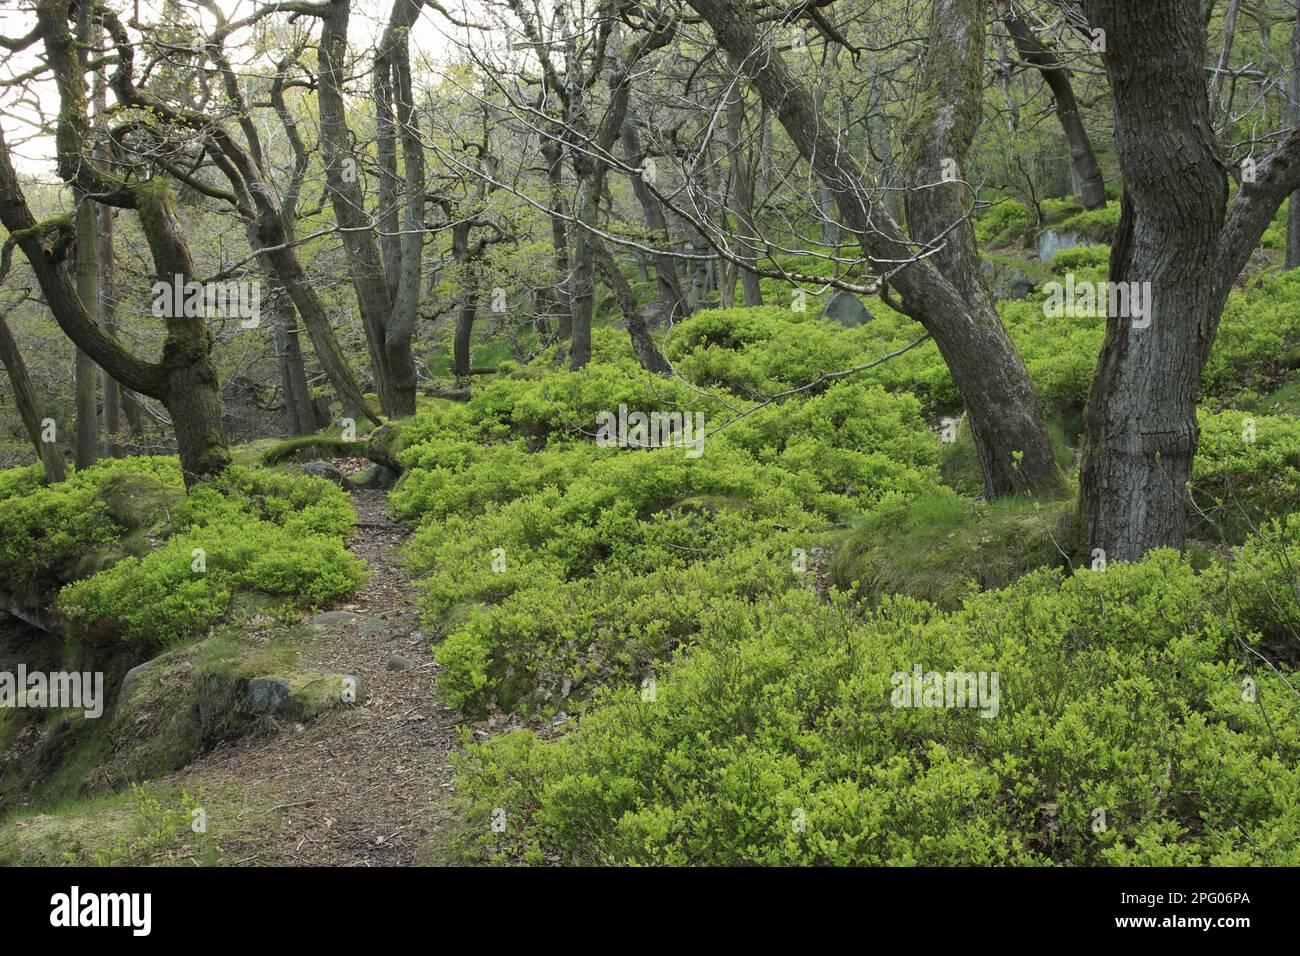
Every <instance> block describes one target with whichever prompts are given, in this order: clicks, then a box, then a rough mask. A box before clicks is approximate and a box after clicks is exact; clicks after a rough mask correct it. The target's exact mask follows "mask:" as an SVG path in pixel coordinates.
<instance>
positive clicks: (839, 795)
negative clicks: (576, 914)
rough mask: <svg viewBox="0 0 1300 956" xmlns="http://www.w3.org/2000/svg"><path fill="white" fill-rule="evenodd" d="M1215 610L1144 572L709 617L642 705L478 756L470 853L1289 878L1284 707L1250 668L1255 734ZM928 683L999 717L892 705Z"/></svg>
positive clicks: (1238, 668) (1291, 843)
mask: <svg viewBox="0 0 1300 956" xmlns="http://www.w3.org/2000/svg"><path fill="white" fill-rule="evenodd" d="M1214 597H1215V595H1213V594H1210V593H1207V589H1206V587H1205V583H1204V582H1202V581H1201V580H1200V579H1199V578H1198V576H1197V575H1196V574H1195V573H1194V572H1193V571H1192V570H1191V568H1190V567H1189V566H1188V565H1187V564H1186V563H1185V562H1183V561H1181V560H1180V559H1179V558H1178V556H1177V555H1175V554H1172V553H1168V552H1158V553H1156V554H1153V555H1152V556H1151V557H1150V558H1148V559H1147V560H1146V561H1144V562H1142V563H1141V564H1136V565H1123V564H1112V565H1111V566H1110V568H1109V570H1108V571H1107V572H1106V573H1104V574H1098V573H1093V572H1082V573H1080V574H1077V575H1075V576H1074V577H1071V578H1064V579H1063V578H1062V577H1061V576H1060V574H1059V573H1057V572H1040V573H1037V574H1033V575H1030V576H1028V577H1026V578H1023V579H1022V580H1021V581H1019V582H1018V583H1017V584H1015V585H1013V586H1012V587H1011V588H1009V589H1007V590H1005V591H1000V592H991V593H988V594H984V595H981V596H978V597H976V598H974V599H972V600H971V601H970V602H969V603H968V604H967V606H966V607H965V608H964V609H963V610H962V611H960V612H956V613H952V614H944V613H939V612H936V611H935V610H934V609H933V608H932V607H931V606H929V605H926V604H922V603H917V602H915V601H911V600H908V599H895V600H892V601H887V602H885V603H884V604H883V605H882V606H881V608H880V609H879V611H878V612H877V613H875V614H873V615H871V616H868V617H865V618H863V617H861V616H860V615H859V614H858V613H856V612H855V611H854V610H853V609H852V608H851V607H850V606H849V605H847V604H846V602H845V601H844V600H843V599H839V600H837V601H834V602H832V603H830V604H825V603H822V602H819V601H818V600H817V598H816V597H815V596H814V595H813V594H811V593H809V592H807V591H803V590H791V591H788V592H785V593H784V594H782V595H780V596H778V597H776V598H775V599H773V600H772V601H771V602H769V603H767V604H763V605H751V604H748V603H746V602H744V601H741V600H730V601H728V600H723V601H720V602H718V604H717V605H716V606H714V607H711V608H710V609H709V611H708V612H707V613H706V615H705V617H704V621H703V623H702V627H701V630H700V633H699V634H698V635H697V637H696V638H695V641H694V643H693V645H692V650H691V652H690V653H689V654H688V655H686V656H684V657H683V658H682V659H681V660H679V661H678V662H677V663H676V664H675V665H674V666H673V667H671V668H670V669H667V670H665V671H664V672H662V673H661V674H660V675H658V678H657V680H656V682H655V684H654V692H653V693H652V694H646V693H644V691H641V692H638V689H636V688H626V689H622V690H618V691H614V692H612V693H611V694H610V696H609V699H608V700H607V701H606V703H605V704H604V705H603V706H601V707H599V708H597V709H595V710H592V711H590V712H588V713H587V714H585V715H584V716H582V717H581V718H580V719H579V721H578V723H577V725H576V728H575V729H573V730H572V732H570V733H569V734H567V735H566V736H564V737H562V738H561V739H559V740H558V741H554V742H544V741H542V740H539V739H538V738H536V737H534V736H533V735H531V734H529V733H527V732H524V731H520V732H516V733H513V734H509V735H506V736H503V737H500V738H497V739H496V740H493V741H491V742H489V743H487V744H483V745H472V746H470V747H469V748H468V750H467V752H466V754H465V755H464V757H463V758H462V759H461V761H460V775H459V778H458V789H459V790H460V792H461V793H462V794H463V795H464V798H465V800H466V802H467V807H468V812H469V819H470V827H469V831H470V832H472V833H475V834H478V835H479V837H478V839H479V843H480V845H481V847H482V849H483V851H484V852H486V853H488V854H489V855H491V856H494V857H495V858H505V859H518V860H524V861H533V862H535V861H538V860H540V859H542V858H543V857H544V856H546V855H549V854H558V855H559V858H560V860H561V861H562V862H564V863H578V864H629V863H631V864H677V865H683V864H691V865H710V864H712V865H737V864H739V865H753V864H778V865H796V864H892V865H954V864H955V865H991V864H1026V865H1041V864H1053V863H1055V864H1067V865H1088V864H1128V863H1159V864H1166V865H1168V864H1174V863H1177V864H1179V865H1205V864H1218V865H1241V864H1249V863H1254V864H1259V863H1268V864H1273V865H1288V864H1290V865H1294V864H1295V863H1296V862H1297V861H1300V849H1298V848H1297V833H1300V830H1298V829H1297V827H1296V822H1297V820H1298V819H1300V786H1298V785H1300V770H1297V757H1300V732H1298V731H1297V727H1298V726H1300V724H1298V723H1297V717H1300V703H1298V701H1297V698H1296V695H1294V693H1292V692H1291V691H1290V690H1288V688H1287V687H1286V685H1285V683H1284V679H1285V678H1286V676H1287V675H1285V674H1283V675H1281V676H1279V675H1275V674H1273V673H1272V672H1271V671H1265V670H1263V669H1260V670H1256V671H1255V672H1254V675H1253V678H1252V679H1254V680H1255V681H1257V683H1258V692H1259V695H1260V697H1261V698H1262V699H1265V700H1267V701H1268V702H1269V703H1268V714H1267V716H1265V714H1264V713H1263V712H1262V711H1261V709H1260V708H1259V706H1258V705H1257V704H1255V703H1252V702H1250V701H1249V700H1246V699H1244V696H1243V693H1242V681H1243V678H1244V674H1245V672H1246V670H1247V666H1246V664H1245V663H1244V662H1243V660H1242V659H1241V658H1238V657H1235V656H1232V655H1231V654H1230V653H1229V652H1227V651H1225V647H1228V646H1229V644H1228V642H1226V641H1225V633H1224V624H1223V623H1222V621H1221V620H1220V619H1219V618H1218V617H1217V616H1216V611H1215V602H1214ZM918 665H919V666H920V667H922V668H923V669H924V670H926V671H934V672H938V673H941V674H942V673H945V672H948V671H955V672H961V673H967V672H969V673H978V672H985V673H986V674H987V673H992V672H996V673H997V674H998V675H999V695H998V706H997V708H996V715H995V716H991V717H985V716H982V715H981V712H980V711H978V710H974V709H945V708H934V707H930V708H912V707H896V706H892V705H891V702H892V701H893V700H894V696H893V695H894V688H895V677H894V675H897V674H905V675H906V674H910V673H911V672H912V671H913V668H914V667H916V666H918ZM1292 676H1293V675H1292ZM985 703H987V701H986V702H985ZM990 710H991V708H987V707H986V708H985V711H984V712H986V713H987V712H989V711H990ZM1270 724H1271V727H1272V728H1273V729H1272V730H1270ZM1280 727H1281V728H1285V729H1284V730H1282V731H1280V732H1279V730H1278V728H1280ZM494 811H495V812H496V813H498V814H499V813H500V812H502V811H504V813H505V818H506V819H507V821H510V822H512V823H513V826H510V827H508V828H507V830H506V832H505V833H502V834H496V833H494V832H493V829H492V828H491V827H490V826H489V825H488V824H489V822H490V814H492V813H493V812H494ZM1099 824H1101V825H1099Z"/></svg>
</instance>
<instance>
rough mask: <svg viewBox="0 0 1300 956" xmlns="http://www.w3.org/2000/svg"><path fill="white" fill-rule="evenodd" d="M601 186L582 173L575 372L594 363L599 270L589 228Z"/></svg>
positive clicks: (574, 279)
mask: <svg viewBox="0 0 1300 956" xmlns="http://www.w3.org/2000/svg"><path fill="white" fill-rule="evenodd" d="M599 199H600V183H599V181H598V180H597V176H596V174H595V173H594V172H587V173H586V174H585V175H584V174H583V173H579V174H578V197H577V201H576V204H575V210H574V211H575V213H576V217H577V220H578V223H579V226H578V228H577V229H575V230H574V233H573V261H572V271H571V273H570V279H569V282H570V285H569V307H570V309H571V310H572V312H573V339H572V344H571V347H570V349H569V367H570V368H571V369H573V370H574V371H575V372H576V371H577V370H578V369H580V368H583V367H584V366H585V365H586V364H587V363H588V362H590V361H591V320H592V312H593V308H594V304H595V301H594V299H595V289H596V267H595V252H594V250H593V248H592V245H593V242H594V241H595V237H594V236H593V235H592V234H591V232H590V231H589V230H588V229H585V228H583V226H585V225H592V226H594V225H595V224H596V219H597V203H598V201H599Z"/></svg>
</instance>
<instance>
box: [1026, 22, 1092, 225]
mask: <svg viewBox="0 0 1300 956" xmlns="http://www.w3.org/2000/svg"><path fill="white" fill-rule="evenodd" d="M1002 19H1003V22H1004V23H1005V24H1006V26H1007V31H1008V32H1009V33H1010V34H1011V38H1012V39H1013V40H1015V43H1016V49H1017V50H1019V51H1020V56H1021V57H1022V58H1023V59H1024V60H1025V61H1026V62H1027V63H1029V64H1031V65H1032V66H1034V67H1036V68H1037V69H1038V71H1039V73H1041V74H1042V77H1043V82H1045V83H1046V84H1047V87H1048V89H1050V90H1051V91H1052V99H1053V100H1054V101H1055V105H1056V118H1057V119H1058V120H1059V121H1060V124H1061V131H1062V132H1063V133H1064V134H1065V141H1066V143H1067V145H1068V146H1069V147H1070V168H1071V169H1072V170H1073V171H1074V179H1075V182H1076V184H1077V189H1076V190H1075V195H1076V196H1077V197H1078V200H1079V203H1080V205H1082V206H1083V208H1084V209H1100V208H1101V207H1102V206H1104V205H1106V180H1105V177H1103V176H1102V173H1101V166H1100V164H1098V162H1097V153H1096V151H1095V150H1094V149H1093V147H1092V139H1091V137H1089V136H1088V130H1087V127H1085V126H1084V124H1083V116H1082V114H1081V113H1080V112H1079V103H1078V101H1077V100H1076V99H1075V97H1074V85H1073V84H1072V83H1071V82H1070V73H1069V69H1068V68H1067V67H1066V65H1065V64H1064V63H1062V62H1061V58H1060V57H1058V56H1057V55H1056V54H1055V53H1053V52H1052V51H1051V50H1049V49H1048V48H1047V47H1045V46H1043V44H1042V43H1041V42H1040V41H1039V39H1038V37H1036V36H1034V32H1033V30H1031V29H1030V27H1029V24H1027V23H1026V22H1025V19H1024V17H1023V16H1021V14H1020V11H1019V10H1018V9H1017V8H1016V5H1015V3H1014V2H1010V3H1007V4H1006V9H1005V12H1004V14H1003V17H1002Z"/></svg>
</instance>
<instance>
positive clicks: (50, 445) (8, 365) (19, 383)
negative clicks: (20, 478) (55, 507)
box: [0, 316, 68, 484]
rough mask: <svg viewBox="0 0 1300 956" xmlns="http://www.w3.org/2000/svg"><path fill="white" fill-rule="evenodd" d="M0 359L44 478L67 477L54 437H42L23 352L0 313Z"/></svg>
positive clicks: (42, 430) (42, 429) (66, 468)
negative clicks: (48, 439) (50, 439)
mask: <svg viewBox="0 0 1300 956" xmlns="http://www.w3.org/2000/svg"><path fill="white" fill-rule="evenodd" d="M0 361H2V362H3V363H4V367H5V371H6V372H8V373H9V384H10V385H12V386H13V390H14V403H15V404H16V405H17V406H18V416H19V418H21V419H22V422H23V428H25V429H26V430H27V435H28V437H29V438H30V439H31V441H32V447H33V448H35V449H36V455H37V457H38V458H39V459H40V461H41V464H42V465H43V466H44V467H45V480H46V481H47V482H49V483H50V484H55V483H56V482H60V481H63V480H64V479H66V478H67V477H68V463H67V461H66V460H65V459H64V457H63V452H62V451H61V450H60V449H59V444H58V442H57V441H46V440H45V436H44V431H45V429H44V428H43V427H42V425H41V413H40V411H39V409H38V408H37V405H36V391H35V390H34V389H33V388H32V380H31V378H30V377H29V376H28V374H27V365H26V363H24V362H23V354H22V352H20V351H19V350H18V343H17V342H16V341H15V340H14V337H13V334H12V333H11V332H10V331H9V325H8V323H7V322H5V320H4V316H0Z"/></svg>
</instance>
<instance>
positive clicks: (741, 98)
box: [727, 78, 763, 307]
mask: <svg viewBox="0 0 1300 956" xmlns="http://www.w3.org/2000/svg"><path fill="white" fill-rule="evenodd" d="M744 127H745V91H744V89H743V88H742V84H741V81H740V79H739V78H737V80H736V84H735V88H734V89H732V90H731V91H730V98H729V99H728V100H727V159H728V162H729V163H730V164H731V201H732V203H734V205H735V213H736V224H737V228H738V233H739V235H738V236H737V246H738V247H739V254H738V255H737V258H738V259H739V260H740V267H739V270H738V271H739V273H740V291H741V295H743V296H744V298H745V305H746V306H747V307H753V306H759V305H762V304H763V290H762V288H761V287H760V286H759V279H758V274H757V272H755V271H754V270H755V269H756V268H757V266H758V227H757V225H756V224H755V223H754V177H753V174H752V173H751V172H750V169H749V157H748V155H746V150H745V143H744ZM746 266H748V268H746Z"/></svg>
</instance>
